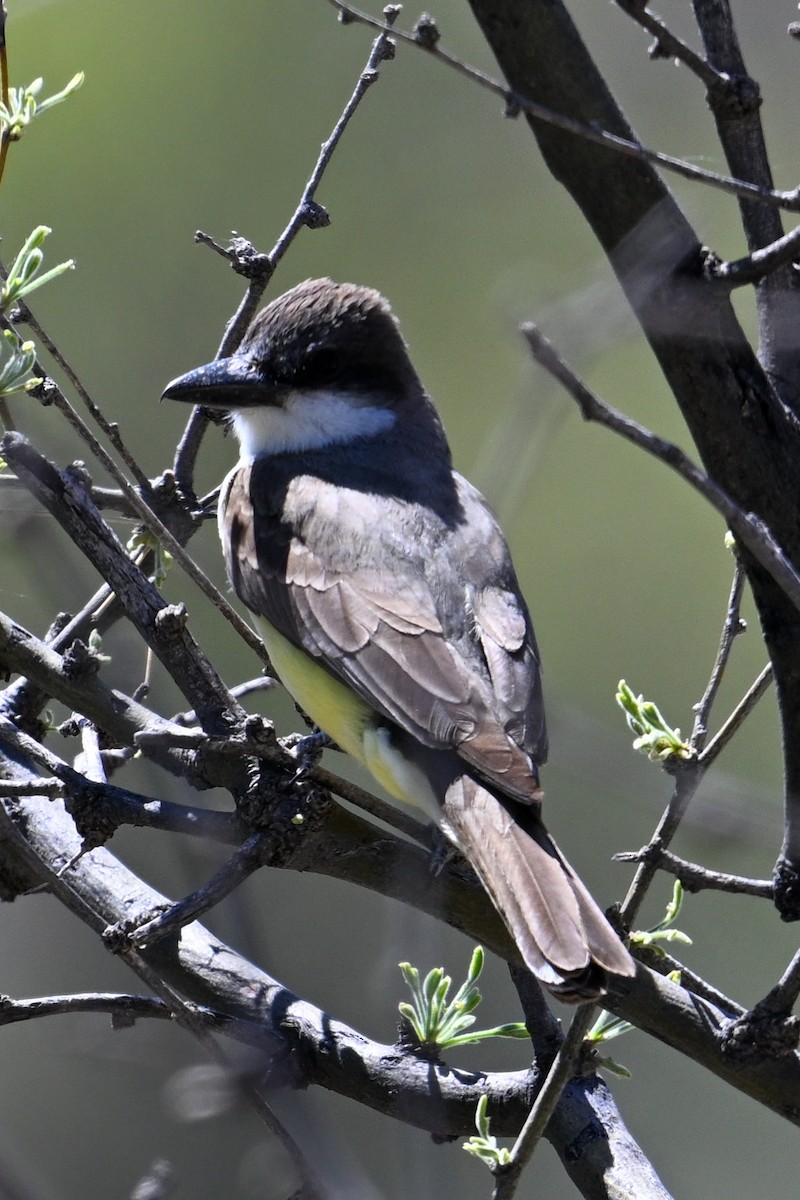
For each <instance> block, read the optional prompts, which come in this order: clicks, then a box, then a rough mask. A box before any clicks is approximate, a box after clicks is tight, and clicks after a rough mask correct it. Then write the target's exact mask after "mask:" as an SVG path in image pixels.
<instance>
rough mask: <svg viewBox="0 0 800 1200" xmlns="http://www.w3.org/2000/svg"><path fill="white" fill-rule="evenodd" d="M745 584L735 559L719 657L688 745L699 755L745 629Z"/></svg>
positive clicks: (698, 708) (696, 716)
mask: <svg viewBox="0 0 800 1200" xmlns="http://www.w3.org/2000/svg"><path fill="white" fill-rule="evenodd" d="M744 581H745V573H744V569H743V567H742V564H741V562H740V561H739V559H738V558H736V559H735V562H734V568H733V582H732V583H731V592H730V596H729V598H728V607H727V609H726V611H725V620H724V622H723V625H722V635H721V637H720V642H719V649H718V651H717V657H716V659H715V661H714V666H713V667H712V669H711V675H710V677H709V680H708V684H707V686H706V690H705V692H704V693H703V696H702V698H701V700H700V702H699V703H698V704H697V705H695V710H694V727H693V729H692V736H691V737H690V738H689V744H690V746H691V747H692V749H693V750H694V751H695V753H699V752H700V751H701V750H702V749H703V746H704V745H705V741H706V737H707V736H708V720H709V716H710V714H711V707H712V705H713V703H714V700H715V699H716V696H717V692H718V691H719V685H720V684H721V683H722V676H723V674H724V673H725V668H726V666H727V665H728V658H729V656H730V652H731V649H732V647H733V642H734V639H735V638H736V637H737V636H738V634H740V633H741V632H742V631H743V630H744V627H745V626H744V622H743V621H742V619H741V617H740V616H739V612H740V609H741V604H742V593H743V592H744Z"/></svg>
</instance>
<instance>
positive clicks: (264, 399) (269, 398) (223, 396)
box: [161, 355, 278, 411]
mask: <svg viewBox="0 0 800 1200" xmlns="http://www.w3.org/2000/svg"><path fill="white" fill-rule="evenodd" d="M277 390H278V389H277V388H276V386H275V383H274V381H273V380H272V379H270V377H269V376H268V375H266V374H265V373H264V372H263V371H262V370H261V369H260V368H259V367H257V366H256V365H255V364H254V363H253V362H251V360H250V359H249V358H240V357H238V356H236V355H234V356H233V357H232V358H218V359H215V361H214V362H211V363H208V364H207V366H205V367H197V368H196V369H195V370H194V371H189V372H187V374H186V375H181V376H180V377H179V378H178V379H173V381H172V383H169V384H167V386H166V387H165V388H164V391H163V393H162V396H161V399H162V400H187V401H188V402H189V403H190V404H200V405H202V407H203V408H219V409H225V410H226V411H227V410H229V409H233V408H252V407H254V406H255V405H263V404H271V403H274V402H275V393H276V391H277Z"/></svg>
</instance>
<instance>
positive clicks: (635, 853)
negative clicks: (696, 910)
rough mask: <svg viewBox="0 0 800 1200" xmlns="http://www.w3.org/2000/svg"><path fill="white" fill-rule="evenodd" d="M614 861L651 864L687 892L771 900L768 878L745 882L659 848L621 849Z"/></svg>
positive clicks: (745, 879)
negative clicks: (677, 881)
mask: <svg viewBox="0 0 800 1200" xmlns="http://www.w3.org/2000/svg"><path fill="white" fill-rule="evenodd" d="M614 860H615V862H648V861H650V862H652V863H653V864H654V865H655V866H656V867H657V868H658V869H659V871H666V872H668V874H670V875H674V876H675V878H676V879H679V880H680V881H681V883H682V884H683V886H684V888H685V889H686V891H687V892H703V891H707V890H709V889H710V890H713V891H718V892H731V893H734V894H736V895H742V896H758V897H759V899H761V900H771V899H772V881H771V880H770V879H748V878H746V877H745V876H744V875H730V874H728V873H727V872H725V871H712V870H711V868H710V867H701V866H700V865H699V864H698V863H693V862H689V861H688V860H687V859H685V858H678V856H677V854H672V853H671V852H670V851H669V850H665V849H664V847H663V846H657V845H652V844H651V845H649V846H644V847H643V848H642V849H641V850H622V851H620V852H619V853H618V854H615V855H614Z"/></svg>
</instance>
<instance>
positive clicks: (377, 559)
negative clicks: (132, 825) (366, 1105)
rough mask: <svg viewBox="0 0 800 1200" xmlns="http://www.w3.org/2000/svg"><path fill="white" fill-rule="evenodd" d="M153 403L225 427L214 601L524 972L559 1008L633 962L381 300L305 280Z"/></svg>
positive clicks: (488, 527)
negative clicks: (235, 602)
mask: <svg viewBox="0 0 800 1200" xmlns="http://www.w3.org/2000/svg"><path fill="white" fill-rule="evenodd" d="M163 396H164V398H165V399H170V400H182V401H188V402H191V403H193V404H196V405H199V406H202V407H203V408H205V409H207V410H217V411H218V412H222V413H223V414H225V415H226V417H227V419H228V420H229V422H230V424H231V425H232V427H233V431H234V433H235V435H236V437H237V439H238V442H239V451H240V457H239V461H238V463H237V465H236V467H235V468H234V469H233V471H231V473H230V474H229V475H228V476H227V478H226V480H225V482H224V483H223V485H222V489H221V494H220V502H219V531H220V538H221V542H222V547H223V551H224V557H225V562H226V567H227V572H228V576H229V579H230V581H231V584H232V586H233V589H234V591H235V592H236V594H237V595H238V597H239V598H240V600H241V601H242V602H243V603H244V605H245V606H246V607H247V608H248V609H249V610H250V611H251V612H252V613H253V614H254V618H255V625H256V627H257V629H258V631H259V633H260V635H261V637H262V639H263V641H264V644H265V646H266V649H267V651H268V654H269V657H270V660H271V662H272V664H273V667H274V669H275V671H276V673H277V674H278V676H279V678H280V679H281V681H282V683H283V684H284V685H285V686H286V688H287V689H288V691H289V692H290V693H291V695H292V696H293V698H294V700H295V701H296V703H297V704H298V705H299V706H300V708H301V709H302V710H303V711H304V712H305V713H306V714H307V716H308V717H309V718H310V720H311V721H312V722H313V723H314V724H316V725H317V726H318V727H319V728H320V729H321V730H322V731H323V732H324V733H325V734H327V735H329V737H330V738H331V739H333V741H334V743H335V744H336V746H337V747H338V748H340V749H341V750H343V751H345V752H347V753H348V754H350V755H352V757H353V758H355V759H357V760H358V761H359V762H361V763H362V764H363V765H364V766H366V768H367V769H368V771H369V772H370V773H371V774H372V776H373V778H374V779H375V780H376V781H377V783H378V784H380V785H381V786H382V787H383V788H385V789H386V791H387V792H388V793H389V795H390V796H391V797H392V798H393V799H395V800H399V801H401V802H404V803H407V804H412V805H416V806H418V807H419V808H421V809H422V810H423V813H424V814H425V815H426V816H427V817H428V818H430V819H432V820H433V821H435V822H436V823H437V825H438V826H439V828H440V829H441V830H442V831H443V833H444V835H445V838H446V839H448V840H449V841H450V842H452V843H454V844H455V846H456V847H457V848H458V850H460V851H461V852H462V853H463V855H464V856H465V857H466V859H467V860H468V862H469V863H470V864H471V866H472V867H473V869H474V871H475V872H476V874H477V875H478V877H479V879H480V881H481V882H482V884H483V886H484V888H485V890H486V891H487V892H488V894H489V897H490V898H491V900H492V902H493V903H494V905H495V907H496V909H497V910H498V912H499V914H500V916H501V917H502V918H503V920H504V921H505V923H506V926H507V927H508V929H509V931H510V933H511V935H512V937H513V938H514V940H515V942H516V945H517V948H518V950H519V953H520V955H521V957H522V959H523V960H524V962H525V964H526V966H527V967H528V968H529V969H530V971H532V972H533V974H534V975H535V976H536V978H537V979H538V980H539V981H540V982H541V983H542V984H544V985H545V986H546V987H547V988H548V989H549V990H550V991H551V992H552V993H553V994H555V995H556V996H558V997H559V998H561V999H562V1000H565V1001H566V1002H570V1003H581V1002H587V1001H592V1000H596V999H597V998H598V997H600V996H602V995H603V994H604V992H605V990H606V989H607V986H608V983H609V980H610V978H612V977H623V978H624V977H629V976H631V975H632V974H633V973H634V963H633V960H632V958H631V956H630V954H629V952H628V950H627V949H626V947H625V946H624V945H623V943H622V941H621V940H620V938H619V936H618V935H617V933H616V932H615V931H614V930H613V928H612V927H611V925H610V923H609V922H608V920H607V918H606V916H605V915H604V914H603V912H602V911H601V910H600V908H599V906H598V905H597V903H596V902H595V901H594V900H593V898H592V896H591V895H590V893H589V891H588V890H587V888H586V887H585V886H584V884H583V883H582V882H581V880H580V878H579V877H578V876H577V874H576V873H575V872H574V871H573V869H572V868H571V867H570V865H569V863H568V862H567V861H566V859H565V858H564V856H563V855H562V854H561V852H560V850H559V849H558V847H557V846H556V844H555V842H554V841H553V839H552V838H551V837H550V835H549V833H548V832H547V830H546V828H545V826H544V824H543V822H542V816H541V808H542V796H543V793H542V789H541V786H540V782H539V767H540V766H541V765H542V764H543V763H544V762H545V760H546V757H547V732H546V724H545V712H544V702H543V696H542V679H541V664H540V655H539V650H538V647H537V644H536V639H535V636H534V631H533V626H532V624H531V618H530V615H529V613H528V609H527V606H526V604H525V600H524V598H523V596H522V592H521V590H520V586H519V583H518V581H517V576H516V574H515V570H514V566H513V563H512V560H511V554H510V551H509V548H508V544H507V542H506V539H505V537H504V535H503V533H502V530H501V528H500V525H499V523H498V521H497V518H496V517H495V515H494V513H493V512H492V510H491V508H490V507H489V505H488V503H487V501H486V500H485V499H484V497H483V496H482V495H481V493H480V492H479V491H478V490H477V489H476V488H475V487H473V486H472V484H470V483H469V482H468V481H467V480H466V479H465V478H464V477H463V476H462V475H460V474H459V473H458V472H457V471H455V470H454V468H453V464H452V458H451V452H450V448H449V444H448V441H447V438H446V435H445V431H444V428H443V425H442V422H441V420H440V417H439V415H438V413H437V410H436V408H435V407H434V404H433V401H432V400H431V398H430V397H429V395H428V393H427V392H426V390H425V388H424V386H423V384H422V382H421V380H420V378H419V375H418V374H417V372H416V370H415V368H414V366H413V363H412V360H411V357H410V353H409V350H408V347H407V345H406V343H405V341H404V338H403V335H402V333H401V329H400V325H399V322H398V320H397V318H396V317H395V315H394V312H393V310H392V308H391V306H390V304H389V302H388V301H387V300H386V299H385V298H384V297H383V295H381V293H379V292H378V291H376V290H374V289H372V288H368V287H363V286H360V285H357V284H350V283H337V282H334V281H332V280H330V279H309V280H306V281H305V282H303V283H300V284H298V285H296V286H295V287H293V288H291V289H290V290H289V291H287V292H286V293H284V294H283V295H281V296H278V297H277V298H276V299H274V300H272V301H271V302H270V303H269V304H267V305H266V306H265V307H264V308H262V309H261V311H260V312H259V313H258V314H257V315H256V316H255V318H254V319H253V321H252V323H251V325H250V327H249V329H248V330H247V333H246V334H245V336H244V339H243V341H242V343H241V345H240V347H239V349H238V350H237V351H236V353H234V354H233V355H231V356H230V357H227V358H220V359H216V360H214V361H213V362H211V363H208V364H206V365H205V366H201V367H198V368H196V369H194V370H191V371H189V372H188V373H187V374H184V375H182V376H181V377H179V378H178V379H175V380H173V382H171V383H170V384H169V385H168V386H167V388H166V389H165V391H164V393H163Z"/></svg>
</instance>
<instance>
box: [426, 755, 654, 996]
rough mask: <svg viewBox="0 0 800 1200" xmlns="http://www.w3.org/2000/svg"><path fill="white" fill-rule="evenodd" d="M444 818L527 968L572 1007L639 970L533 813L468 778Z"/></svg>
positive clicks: (449, 800) (455, 788) (454, 787)
mask: <svg viewBox="0 0 800 1200" xmlns="http://www.w3.org/2000/svg"><path fill="white" fill-rule="evenodd" d="M444 817H445V821H446V822H447V825H448V826H449V828H450V830H452V833H453V834H454V836H455V838H456V840H457V841H458V844H459V846H460V848H461V850H462V851H463V853H464V854H465V856H466V857H467V858H468V859H469V861H470V863H471V864H472V866H473V867H474V868H475V871H476V872H477V874H478V876H479V878H480V880H481V882H482V884H483V886H484V887H485V888H486V890H487V892H488V893H489V895H490V896H491V898H492V901H493V903H494V906H495V908H496V909H497V911H498V912H499V913H500V915H501V917H502V918H503V920H504V921H505V923H506V925H507V926H508V928H509V930H510V932H511V934H512V936H513V938H514V941H515V942H516V943H517V946H518V947H519V951H520V953H521V955H522V957H523V959H524V960H525V963H526V965H527V966H528V968H529V969H530V970H531V971H532V972H533V973H534V975H535V976H536V977H537V979H540V980H541V982H542V983H543V984H545V986H546V987H547V988H549V989H550V991H551V992H554V993H555V994H556V995H557V996H559V998H560V999H562V1000H566V1001H569V1002H571V1003H579V1002H582V1001H584V1000H596V999H597V997H598V996H601V995H602V994H603V992H604V991H605V988H606V985H607V982H608V976H609V975H624V976H630V975H633V973H634V971H635V965H634V962H633V959H632V958H631V956H630V954H629V953H628V951H627V950H626V949H625V947H624V946H623V944H622V942H621V941H620V939H619V938H618V937H617V935H616V933H615V932H614V930H613V929H612V928H611V926H610V925H609V923H608V921H607V920H606V918H605V916H604V915H603V913H602V912H601V911H600V909H599V907H598V906H597V904H596V903H595V902H594V900H593V899H592V897H591V896H590V895H589V892H588V891H587V889H586V888H585V887H584V885H583V884H582V883H581V881H580V879H579V878H578V876H577V875H576V874H575V872H574V871H573V870H572V868H571V867H570V865H569V863H568V862H567V861H566V859H564V858H563V857H562V855H561V852H560V851H559V849H558V847H557V846H556V844H555V842H554V841H553V839H552V838H551V837H550V835H549V833H548V832H547V830H546V829H545V827H544V825H543V824H542V822H541V820H540V819H539V816H538V814H537V813H536V812H535V810H533V809H531V808H528V807H527V806H525V805H522V804H518V803H516V802H515V801H502V800H499V799H498V798H497V797H496V796H494V795H493V794H492V793H491V792H490V791H488V789H487V788H485V787H484V786H483V785H482V784H480V783H478V782H476V781H475V780H474V779H471V778H470V777H469V776H468V775H462V776H460V777H459V778H458V779H456V780H455V781H454V782H453V783H452V784H451V785H450V787H449V788H448V789H447V793H446V796H445V802H444Z"/></svg>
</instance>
